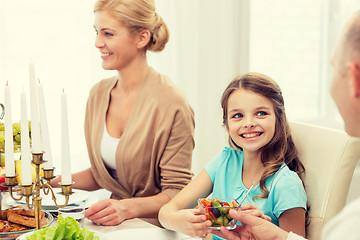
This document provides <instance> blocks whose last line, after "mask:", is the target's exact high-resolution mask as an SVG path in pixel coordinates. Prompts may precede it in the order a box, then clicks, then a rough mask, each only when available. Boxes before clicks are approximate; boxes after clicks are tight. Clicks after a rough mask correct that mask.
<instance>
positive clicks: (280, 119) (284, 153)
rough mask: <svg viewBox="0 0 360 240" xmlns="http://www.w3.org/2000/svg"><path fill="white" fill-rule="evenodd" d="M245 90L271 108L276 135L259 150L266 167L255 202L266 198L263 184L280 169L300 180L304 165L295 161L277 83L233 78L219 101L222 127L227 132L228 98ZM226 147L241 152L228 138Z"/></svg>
mask: <svg viewBox="0 0 360 240" xmlns="http://www.w3.org/2000/svg"><path fill="white" fill-rule="evenodd" d="M240 88H241V89H245V90H248V91H251V92H254V93H257V94H260V95H261V96H264V97H266V98H267V99H269V100H270V101H271V102H272V104H273V106H274V111H275V116H276V122H275V133H274V136H273V138H272V139H271V140H270V142H269V143H268V144H266V145H265V146H264V147H262V148H261V151H262V153H261V161H262V163H263V165H264V166H265V171H264V173H263V174H262V176H261V178H260V188H261V191H262V192H263V194H262V195H259V196H256V197H255V198H266V197H267V196H268V194H269V192H268V190H267V189H266V186H265V180H266V179H267V178H268V177H270V176H271V175H273V174H274V173H275V172H276V171H277V170H279V169H280V167H281V165H282V164H283V163H285V164H286V165H288V167H289V169H290V170H292V171H294V172H296V173H297V174H298V175H299V177H300V178H301V173H303V172H304V171H305V168H304V165H303V164H302V163H301V161H300V160H299V159H298V157H297V150H296V147H295V144H294V142H293V140H292V137H291V134H290V127H289V125H288V122H287V119H286V115H285V106H284V99H283V96H282V93H281V90H280V87H279V86H278V85H277V83H276V82H275V81H274V80H272V79H271V78H270V77H268V76H266V75H263V74H260V73H255V72H252V73H247V74H245V75H242V76H238V77H236V78H235V79H234V80H233V81H232V82H231V83H230V84H229V85H228V87H227V88H226V89H225V91H224V93H223V95H222V97H221V107H222V109H223V124H224V125H225V126H226V128H228V100H229V97H230V95H231V94H232V93H233V92H234V91H236V90H239V89H240ZM229 144H230V146H231V147H232V148H234V149H238V150H242V148H241V147H240V146H238V145H237V144H236V143H235V142H234V141H233V140H232V139H231V137H230V136H229Z"/></svg>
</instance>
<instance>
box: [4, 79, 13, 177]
mask: <svg viewBox="0 0 360 240" xmlns="http://www.w3.org/2000/svg"><path fill="white" fill-rule="evenodd" d="M5 175H6V176H7V177H14V176H15V163H14V143H13V129H12V121H11V100H10V87H9V85H8V82H6V86H5Z"/></svg>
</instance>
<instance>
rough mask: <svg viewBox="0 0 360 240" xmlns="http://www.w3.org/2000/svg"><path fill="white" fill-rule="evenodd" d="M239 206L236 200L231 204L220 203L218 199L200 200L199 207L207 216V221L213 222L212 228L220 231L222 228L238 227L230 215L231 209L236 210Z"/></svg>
mask: <svg viewBox="0 0 360 240" xmlns="http://www.w3.org/2000/svg"><path fill="white" fill-rule="evenodd" d="M237 206H238V204H237V202H236V201H235V200H232V201H230V203H229V202H226V201H220V200H219V199H218V198H214V199H207V198H201V199H199V200H198V207H199V208H200V209H201V211H202V212H203V213H204V214H205V215H206V217H207V219H208V220H210V221H211V222H212V225H211V226H210V228H212V229H215V230H220V227H221V226H224V227H226V228H227V229H234V228H235V227H236V225H235V222H236V221H235V220H234V219H233V218H232V217H231V216H230V215H229V211H230V209H236V208H237Z"/></svg>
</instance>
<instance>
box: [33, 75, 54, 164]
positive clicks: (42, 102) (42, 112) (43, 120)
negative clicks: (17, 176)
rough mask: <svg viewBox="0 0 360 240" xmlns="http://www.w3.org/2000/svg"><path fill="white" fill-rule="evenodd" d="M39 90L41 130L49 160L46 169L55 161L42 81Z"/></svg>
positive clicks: (45, 155)
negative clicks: (53, 159)
mask: <svg viewBox="0 0 360 240" xmlns="http://www.w3.org/2000/svg"><path fill="white" fill-rule="evenodd" d="M37 90H38V97H39V109H40V131H41V139H42V147H43V151H44V160H46V161H47V162H46V163H44V169H51V168H53V162H52V154H51V148H50V137H49V127H48V123H47V115H46V106H45V98H44V89H43V86H42V84H41V82H40V81H39V84H38V85H37Z"/></svg>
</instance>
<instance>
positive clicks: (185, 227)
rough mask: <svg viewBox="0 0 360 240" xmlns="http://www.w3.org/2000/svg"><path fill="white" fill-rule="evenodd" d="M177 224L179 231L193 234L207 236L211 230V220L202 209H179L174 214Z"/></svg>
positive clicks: (193, 235)
mask: <svg viewBox="0 0 360 240" xmlns="http://www.w3.org/2000/svg"><path fill="white" fill-rule="evenodd" d="M172 217H173V219H174V221H176V225H177V226H178V228H177V231H179V232H181V233H183V234H186V235H189V236H192V237H195V236H197V237H205V236H206V235H207V234H208V233H210V232H211V229H210V228H209V227H210V226H211V224H212V223H211V221H210V220H207V217H206V216H205V215H204V214H203V213H201V211H200V209H183V210H179V211H177V212H176V213H174V215H173V216H172Z"/></svg>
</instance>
